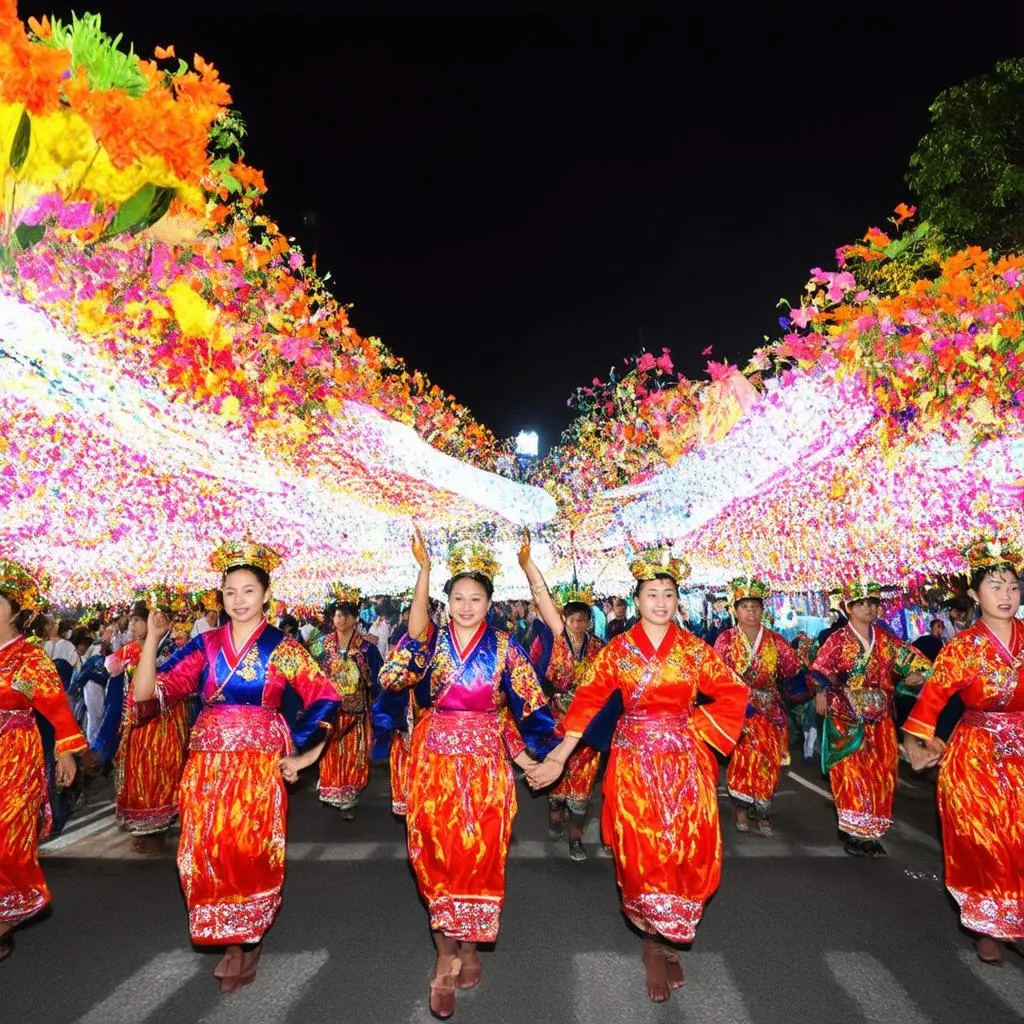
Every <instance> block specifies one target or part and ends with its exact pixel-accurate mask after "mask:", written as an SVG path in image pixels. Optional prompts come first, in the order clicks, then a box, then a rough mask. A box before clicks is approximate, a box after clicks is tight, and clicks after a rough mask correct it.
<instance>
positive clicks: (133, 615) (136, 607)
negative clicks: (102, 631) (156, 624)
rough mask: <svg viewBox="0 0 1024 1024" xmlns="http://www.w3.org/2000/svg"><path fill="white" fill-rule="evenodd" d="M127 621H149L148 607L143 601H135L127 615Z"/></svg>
mask: <svg viewBox="0 0 1024 1024" xmlns="http://www.w3.org/2000/svg"><path fill="white" fill-rule="evenodd" d="M128 618H129V619H142V620H143V621H148V620H149V605H147V604H146V602H145V601H136V602H134V604H132V610H131V612H130V613H129V615H128Z"/></svg>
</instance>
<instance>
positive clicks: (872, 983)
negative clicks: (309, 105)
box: [825, 951, 931, 1024]
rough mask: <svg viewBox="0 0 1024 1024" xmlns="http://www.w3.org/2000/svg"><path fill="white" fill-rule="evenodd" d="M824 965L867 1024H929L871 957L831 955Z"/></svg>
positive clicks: (907, 995) (863, 954)
mask: <svg viewBox="0 0 1024 1024" xmlns="http://www.w3.org/2000/svg"><path fill="white" fill-rule="evenodd" d="M825 963H827V964H828V969H829V970H830V971H831V972H832V976H833V977H834V978H835V979H836V981H837V982H839V985H840V987H841V988H842V989H843V991H844V992H845V993H846V994H847V996H849V997H850V999H851V1000H852V1001H853V1002H855V1003H856V1004H857V1005H858V1006H859V1007H860V1011H861V1013H862V1014H863V1015H864V1020H865V1021H867V1022H868V1024H891V1022H892V1021H899V1022H900V1024H931V1021H929V1019H928V1018H927V1017H925V1015H924V1014H923V1013H922V1012H921V1010H920V1009H919V1007H918V1005H917V1003H915V1002H914V1000H913V999H911V997H910V995H909V994H908V992H907V990H906V989H905V988H904V987H903V986H902V985H901V984H900V983H899V982H898V981H897V980H896V976H895V975H894V974H893V973H892V972H891V971H890V970H889V969H888V968H887V967H885V966H884V965H883V964H881V963H880V962H879V961H878V960H876V959H875V958H874V957H873V956H872V955H871V954H870V953H839V952H835V951H833V952H829V953H826V954H825Z"/></svg>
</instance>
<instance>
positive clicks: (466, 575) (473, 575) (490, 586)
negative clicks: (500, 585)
mask: <svg viewBox="0 0 1024 1024" xmlns="http://www.w3.org/2000/svg"><path fill="white" fill-rule="evenodd" d="M459 580H476V582H477V583H479V584H480V586H481V587H483V588H484V590H485V591H487V600H488V601H490V599H491V598H492V597H493V596H494V583H493V582H492V581H491V577H490V576H485V575H484V574H483V573H482V572H460V573H456V574H455V575H454V576H453V577H452V578H451V579H450V580H449V581H448V582H447V583H446V584H445V585H444V592H445V596H446V597H451V593H452V587H453V586H455V584H456V583H458V582H459Z"/></svg>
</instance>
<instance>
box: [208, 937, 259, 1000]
mask: <svg viewBox="0 0 1024 1024" xmlns="http://www.w3.org/2000/svg"><path fill="white" fill-rule="evenodd" d="M262 952H263V943H262V942H261V943H260V944H259V945H258V946H257V947H256V948H255V949H252V950H250V951H249V952H248V953H243V954H242V956H241V961H242V969H241V970H240V971H239V972H238V974H231V975H228V976H226V977H223V978H221V982H220V994H221V995H222V996H228V995H231V994H232V993H233V992H237V991H238V990H239V989H242V988H245V986H246V985H250V984H252V982H253V981H254V980H255V978H256V968H257V967H258V966H259V963H260V954H261V953H262ZM232 959H233V960H238V959H239V958H238V957H232ZM219 966H220V965H219V964H218V967H219Z"/></svg>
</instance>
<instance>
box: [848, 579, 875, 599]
mask: <svg viewBox="0 0 1024 1024" xmlns="http://www.w3.org/2000/svg"><path fill="white" fill-rule="evenodd" d="M841 593H842V597H843V604H853V603H854V602H855V601H866V600H868V598H879V599H880V598H881V596H882V586H881V584H879V583H874V582H872V581H871V580H848V581H847V582H846V583H844V584H843V589H842V591H841Z"/></svg>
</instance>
